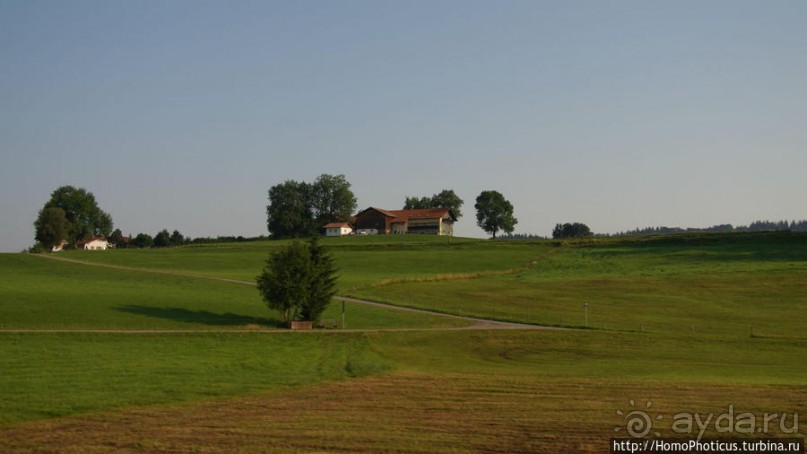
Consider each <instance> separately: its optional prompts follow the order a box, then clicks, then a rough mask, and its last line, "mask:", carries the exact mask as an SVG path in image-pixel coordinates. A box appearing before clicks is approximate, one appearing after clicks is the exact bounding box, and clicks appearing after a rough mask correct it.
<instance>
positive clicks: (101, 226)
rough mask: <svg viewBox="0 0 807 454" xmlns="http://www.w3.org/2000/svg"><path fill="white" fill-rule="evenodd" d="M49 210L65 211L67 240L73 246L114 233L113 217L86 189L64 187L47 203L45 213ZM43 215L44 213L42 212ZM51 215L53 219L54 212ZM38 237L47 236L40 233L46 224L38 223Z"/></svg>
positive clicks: (54, 192) (56, 191) (36, 225)
mask: <svg viewBox="0 0 807 454" xmlns="http://www.w3.org/2000/svg"><path fill="white" fill-rule="evenodd" d="M49 208H59V209H61V210H62V211H64V217H65V219H66V220H67V236H66V238H65V240H66V241H67V242H68V243H69V244H72V245H75V244H76V243H77V242H78V241H80V240H82V239H85V238H89V237H92V236H109V234H110V233H111V232H112V217H111V216H110V215H109V214H108V213H106V212H104V211H103V210H101V209H100V208H99V207H98V203H97V202H96V201H95V196H94V195H93V194H92V193H91V192H89V191H87V190H86V189H84V188H75V187H73V186H62V187H60V188H58V189H56V190H55V191H53V193H52V194H51V196H50V200H48V201H47V202H46V203H45V206H44V207H43V211H44V210H47V209H49ZM40 213H42V212H40ZM50 213H51V214H50V215H49V216H50V217H51V219H52V216H53V215H54V214H53V213H54V212H50ZM34 225H35V227H36V235H35V236H36V237H37V239H39V238H40V237H42V236H43V235H45V232H44V231H40V227H44V224H40V223H39V222H36V223H35V224H34Z"/></svg>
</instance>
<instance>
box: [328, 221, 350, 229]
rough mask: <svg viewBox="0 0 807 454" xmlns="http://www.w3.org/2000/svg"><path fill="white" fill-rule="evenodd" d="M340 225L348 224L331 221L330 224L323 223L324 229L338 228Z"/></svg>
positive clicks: (345, 225) (346, 225)
mask: <svg viewBox="0 0 807 454" xmlns="http://www.w3.org/2000/svg"><path fill="white" fill-rule="evenodd" d="M340 227H350V224H348V223H347V222H331V223H330V224H325V228H326V229H338V228H340Z"/></svg>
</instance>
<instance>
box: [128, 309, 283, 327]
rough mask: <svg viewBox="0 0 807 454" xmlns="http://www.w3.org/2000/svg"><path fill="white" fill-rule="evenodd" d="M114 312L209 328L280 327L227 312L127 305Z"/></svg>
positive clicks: (264, 319)
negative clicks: (217, 312)
mask: <svg viewBox="0 0 807 454" xmlns="http://www.w3.org/2000/svg"><path fill="white" fill-rule="evenodd" d="M116 310H118V311H120V312H126V313H128V314H137V315H145V316H147V317H154V318H162V319H167V320H173V321H175V322H184V323H198V324H203V325H211V326H244V325H259V326H266V327H272V328H274V327H278V326H280V325H281V322H280V320H275V319H270V318H263V317H252V316H249V315H239V314H232V313H229V312H227V313H224V314H216V313H213V312H208V311H192V310H189V309H185V308H181V307H154V306H139V305H134V304H127V305H124V306H119V307H117V308H116Z"/></svg>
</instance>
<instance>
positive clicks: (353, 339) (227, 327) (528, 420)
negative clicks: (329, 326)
mask: <svg viewBox="0 0 807 454" xmlns="http://www.w3.org/2000/svg"><path fill="white" fill-rule="evenodd" d="M276 245H277V243H271V242H266V243H242V244H236V245H215V246H204V247H187V248H178V249H170V250H149V251H133V250H125V251H124V250H120V251H107V252H106V253H98V252H95V253H90V252H83V251H75V252H70V253H69V254H65V255H64V257H67V258H70V259H76V260H83V261H88V262H93V263H98V264H107V265H115V266H119V267H125V268H126V269H114V268H103V267H98V266H89V265H83V264H76V263H65V262H57V261H54V260H48V259H45V258H41V257H34V256H28V255H18V254H10V255H0V270H1V271H2V274H0V328H2V329H5V330H9V329H39V330H43V329H67V330H70V329H125V330H128V329H134V330H137V329H169V330H177V329H178V330H187V331H183V332H181V333H174V332H171V333H149V334H143V333H127V332H106V333H95V332H17V333H15V332H8V331H6V332H0V345H2V348H0V450H3V451H15V450H51V451H64V450H68V451H70V450H72V451H92V450H148V451H177V450H180V451H197V450H198V451H212V452H227V451H233V450H248V451H253V450H258V451H263V450H273V451H289V452H299V451H350V450H359V451H409V452H472V451H480V450H482V451H511V452H517V451H521V452H607V451H608V439H609V438H610V437H612V436H614V434H615V433H616V432H615V428H619V427H621V428H622V429H623V432H622V433H623V434H624V428H625V424H626V421H625V418H624V417H623V416H620V415H618V414H617V413H616V412H617V410H621V411H624V413H627V412H629V411H631V410H633V408H631V406H630V405H629V400H635V401H636V404H637V405H640V404H641V405H642V406H644V404H645V402H647V401H652V411H653V412H657V413H658V414H661V415H664V416H665V418H663V419H661V420H659V422H658V423H656V424H655V425H654V426H653V429H654V430H658V431H660V432H661V433H662V434H663V435H679V436H680V435H681V434H680V433H672V432H671V417H672V415H673V414H676V413H679V412H707V413H708V412H712V413H719V412H725V411H726V409H727V407H728V406H729V405H733V406H734V407H736V408H737V409H738V410H739V411H738V412H742V411H746V412H753V413H754V414H755V415H759V416H760V417H761V415H762V414H763V413H766V412H771V413H779V414H782V413H786V414H790V415H792V414H793V413H806V412H807V384H805V378H807V364H806V363H807V361H805V359H807V336H805V334H804V332H805V330H804V327H805V326H807V324H805V323H804V321H803V316H802V315H801V314H802V313H803V312H804V309H805V308H807V304H806V303H807V301H806V299H807V298H806V297H805V295H807V237H805V236H800V235H789V234H756V235H728V236H725V235H718V236H681V237H666V238H665V237H662V238H655V239H642V240H595V241H590V242H569V243H564V244H560V243H557V242H551V241H537V242H490V241H479V240H459V239H454V240H453V241H452V242H451V243H449V242H448V241H447V239H445V238H429V237H394V238H381V237H376V238H373V237H368V238H342V239H337V240H328V241H327V242H326V245H328V246H330V247H331V248H332V251H333V252H334V255H335V257H336V259H337V263H338V265H339V268H340V274H341V275H342V282H341V283H340V288H341V293H342V294H353V295H357V296H363V297H367V298H369V299H375V300H381V301H388V302H391V303H394V304H399V305H409V306H415V307H421V308H425V309H434V310H436V311H443V312H450V313H461V314H473V315H477V316H481V317H487V318H491V317H493V318H499V319H507V320H520V321H529V322H530V323H545V324H552V325H559V324H562V325H566V326H582V325H583V324H584V321H583V309H582V304H583V303H586V302H587V303H589V326H588V328H593V329H581V330H541V331H525V330H462V331H450V330H439V329H438V330H431V331H422V330H421V331H394V332H340V330H322V331H318V332H311V333H288V332H283V330H278V329H275V328H274V326H275V324H276V318H277V316H276V315H273V314H272V313H270V312H269V311H268V310H267V309H266V308H265V306H264V305H263V303H262V302H261V300H260V298H259V296H258V293H257V291H256V290H255V289H254V288H252V287H251V286H249V285H244V284H239V283H233V282H222V281H215V280H210V279H203V278H200V277H193V276H191V275H197V276H199V275H201V276H211V277H223V278H230V279H240V280H246V281H249V280H251V279H252V278H253V277H254V276H255V275H256V274H257V272H258V270H259V269H260V267H261V266H262V261H263V260H265V257H266V255H267V254H268V252H269V251H270V250H271V249H272V248H273V247H276ZM340 310H341V306H340V305H339V304H334V305H332V307H331V308H330V309H329V313H328V314H327V315H326V317H328V318H337V317H338V316H340V313H339V311H340ZM347 312H348V322H349V327H350V328H371V329H373V328H451V327H456V326H458V325H462V324H463V323H462V322H458V321H456V320H454V319H446V318H444V317H441V316H439V315H427V314H418V313H408V312H400V311H394V310H390V309H383V308H373V307H368V306H363V305H359V304H349V305H348V308H347ZM561 317H563V319H561ZM752 326H753V327H754V328H753V329H754V333H753V335H752V333H751V329H752V328H751V327H752ZM693 328H694V330H693ZM765 433H766V434H768V435H788V436H789V435H792V434H790V433H789V432H788V430H787V427H785V428H784V429H783V428H782V427H780V426H776V427H771V428H770V430H766V432H765ZM798 433H799V436H801V437H804V436H805V433H807V428H802V427H799V428H798ZM707 434H712V435H714V434H715V432H714V428H710V430H709V431H707ZM617 435H619V434H617ZM695 435H697V434H695Z"/></svg>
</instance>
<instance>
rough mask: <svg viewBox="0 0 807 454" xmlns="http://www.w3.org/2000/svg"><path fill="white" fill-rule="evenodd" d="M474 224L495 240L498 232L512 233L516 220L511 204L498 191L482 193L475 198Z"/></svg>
mask: <svg viewBox="0 0 807 454" xmlns="http://www.w3.org/2000/svg"><path fill="white" fill-rule="evenodd" d="M474 208H476V224H477V225H478V226H479V227H480V228H481V229H482V230H484V231H486V232H488V233H490V234H491V235H493V238H494V239H495V238H496V232H498V231H499V230H501V231H503V232H505V233H513V230H514V229H515V225H516V224H517V223H518V219H516V218H515V217H513V204H512V203H510V202H509V201H507V199H505V198H504V196H503V195H502V194H501V193H500V192H498V191H482V192H481V193H480V194H479V196H478V197H477V198H476V204H474Z"/></svg>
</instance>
